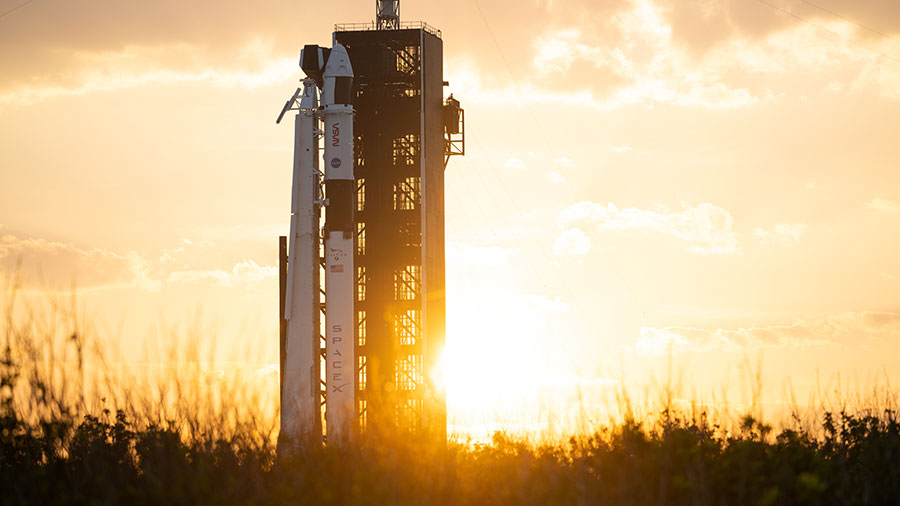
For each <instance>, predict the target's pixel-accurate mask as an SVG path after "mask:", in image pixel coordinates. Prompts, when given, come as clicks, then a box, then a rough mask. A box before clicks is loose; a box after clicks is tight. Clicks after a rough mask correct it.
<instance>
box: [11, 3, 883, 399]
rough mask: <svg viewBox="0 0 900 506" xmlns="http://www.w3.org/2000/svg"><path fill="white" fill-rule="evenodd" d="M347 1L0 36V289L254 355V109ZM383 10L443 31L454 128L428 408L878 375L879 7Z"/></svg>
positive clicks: (126, 331) (78, 8) (31, 12)
mask: <svg viewBox="0 0 900 506" xmlns="http://www.w3.org/2000/svg"><path fill="white" fill-rule="evenodd" d="M372 3H373V2H371V1H368V0H367V1H361V0H354V1H352V2H332V3H329V4H328V5H327V9H324V10H320V11H316V10H314V9H312V7H313V4H312V3H310V2H293V1H291V2H288V1H277V2H261V3H247V2H233V1H230V0H224V1H219V2H214V3H213V2H205V1H204V2H181V1H178V2H176V1H169V0H166V1H157V2H114V1H107V0H97V1H93V2H65V1H62V0H33V1H32V2H30V3H28V4H26V5H24V6H22V7H21V8H18V9H16V10H14V11H12V12H10V13H9V14H7V15H4V16H3V17H0V48H2V50H0V153H2V155H0V160H2V162H0V182H2V184H0V272H3V273H5V274H6V275H8V274H9V273H10V272H12V271H13V270H14V269H15V266H16V264H17V262H19V261H21V265H22V267H21V268H22V272H23V274H24V275H25V280H26V287H27V288H28V289H29V290H34V291H36V292H40V291H42V290H48V289H50V290H68V288H69V287H70V286H71V285H72V284H73V283H75V284H77V286H78V287H79V291H80V293H81V297H82V300H84V301H85V304H86V306H87V307H88V308H89V310H90V312H91V314H93V315H94V316H95V317H96V318H97V319H98V320H99V321H100V327H101V328H102V329H103V332H104V333H105V335H107V336H108V338H109V339H117V340H118V341H119V344H120V345H121V347H122V348H123V350H124V351H125V352H126V355H128V356H129V357H130V358H133V359H137V358H138V357H139V356H140V351H141V350H142V346H143V345H142V344H141V343H144V342H145V341H146V339H148V338H152V336H153V335H154V332H156V330H154V329H158V328H161V327H165V326H167V325H172V326H179V325H184V326H189V325H192V324H193V323H192V322H195V321H197V319H198V318H199V319H200V320H201V321H203V322H206V323H204V325H205V326H206V327H207V331H208V332H210V333H215V334H217V335H218V336H219V337H220V340H224V341H225V342H237V343H244V344H246V343H252V344H253V345H254V346H257V347H258V348H259V349H261V350H264V351H265V352H264V353H263V355H264V356H266V357H268V360H269V361H271V362H273V363H274V362H275V361H276V349H277V337H276V336H277V332H276V329H277V323H276V307H277V275H276V274H277V273H276V266H275V261H276V255H277V239H276V238H277V236H278V235H279V234H286V232H287V223H288V212H289V199H290V195H289V193H290V177H291V149H292V141H291V139H292V132H291V126H290V123H287V124H282V125H275V123H274V119H275V117H276V116H277V114H278V112H279V110H280V108H281V106H282V105H283V103H284V100H285V99H287V98H288V97H289V96H290V94H291V93H292V92H293V90H294V88H295V87H296V85H297V80H298V79H299V78H300V71H299V68H298V67H297V59H298V54H299V48H300V47H302V45H303V44H307V43H318V44H328V42H329V41H330V33H331V30H332V27H333V24H334V23H339V22H356V21H370V20H371V19H372V18H373V17H374V14H373V10H374V9H373V7H374V6H373V5H372ZM20 4H21V2H20V1H19V0H16V1H10V0H2V1H0V12H7V11H8V10H9V9H13V8H14V7H16V6H17V5H20ZM401 17H402V19H404V20H408V21H413V20H424V21H427V22H428V23H430V24H432V25H434V26H436V27H438V28H439V29H441V30H442V31H443V39H444V44H445V46H444V51H445V53H444V58H445V79H446V80H448V81H449V82H450V89H451V91H453V92H454V95H455V96H456V97H457V98H458V99H459V100H460V101H461V102H462V104H463V107H464V108H465V109H466V120H467V125H466V132H467V151H468V154H467V156H466V157H464V158H455V159H453V160H452V161H451V162H450V165H449V166H448V168H447V172H446V178H447V196H446V201H447V240H448V244H447V279H448V287H447V292H448V293H447V296H448V318H449V323H448V350H447V357H446V361H447V367H448V370H449V371H450V372H448V375H449V376H448V383H449V387H450V389H451V408H452V406H453V403H454V402H457V403H460V402H463V401H461V400H460V399H473V398H474V397H473V396H475V395H477V396H478V399H479V402H481V403H482V404H483V405H485V406H487V405H490V404H491V403H493V402H495V401H496V400H497V399H500V398H508V397H509V396H510V395H511V394H510V392H517V395H520V396H522V397H528V396H529V395H530V394H531V393H533V392H534V391H536V389H543V388H550V389H554V388H568V387H571V386H573V385H580V386H582V387H584V388H595V387H596V388H600V389H602V388H608V387H609V386H610V385H613V384H616V382H619V381H622V380H623V379H624V380H625V381H632V380H634V381H639V380H640V381H643V380H645V379H646V378H649V377H657V378H658V377H660V376H661V375H662V373H661V369H662V368H663V367H664V364H665V363H666V361H667V357H666V353H667V351H670V352H671V353H672V354H673V355H674V356H675V357H677V359H678V363H679V364H680V367H681V371H682V374H683V375H684V377H685V381H686V382H687V383H688V384H690V385H692V386H691V387H690V388H694V389H696V391H697V392H705V391H713V390H715V389H717V388H719V387H720V386H721V385H722V384H725V383H726V382H740V380H741V377H742V376H741V375H742V374H743V373H742V372H741V364H742V363H744V362H745V361H746V359H747V357H753V358H754V360H756V359H758V358H761V360H762V363H763V368H764V371H765V383H766V388H767V389H770V390H771V391H772V392H774V394H773V395H775V397H779V394H780V393H781V392H782V390H783V388H784V386H785V385H786V384H787V383H786V382H787V381H790V384H791V385H792V386H793V387H794V388H798V389H800V390H805V389H809V388H813V389H816V388H819V389H821V388H822V385H823V384H826V385H827V384H830V383H828V382H829V381H832V380H831V378H834V377H835V375H837V374H838V373H840V374H841V375H842V378H844V379H845V380H847V381H851V382H857V383H860V384H865V383H866V382H869V381H873V378H875V377H876V376H878V375H882V376H884V375H886V376H888V377H890V378H893V379H894V380H895V381H900V260H898V259H900V175H898V169H900V166H898V161H900V143H898V142H897V139H898V134H897V132H898V131H900V3H898V2H896V1H894V0H877V1H867V2H855V1H850V0H815V1H812V2H809V1H805V0H765V1H763V0H688V1H674V0H655V1H652V0H634V1H625V0H611V1H600V2H598V1H588V0H572V1H563V0H556V1H554V0H548V1H522V2H520V1H510V0H507V1H491V0H479V1H478V2H476V1H475V0H466V1H464V2H459V3H450V4H448V3H446V2H433V1H428V2H426V1H413V0H405V1H404V2H402V4H401ZM198 313H199V314H201V315H202V316H200V317H198V316H197V314H198ZM453 371H456V372H455V373H454V372H453ZM479 371H483V375H482V376H481V378H482V379H484V380H485V383H487V384H489V385H490V386H489V387H487V388H485V387H484V384H483V383H480V382H479V376H478V374H479ZM465 373H467V374H465ZM825 388H830V387H827V386H826V387H825ZM451 414H452V410H451Z"/></svg>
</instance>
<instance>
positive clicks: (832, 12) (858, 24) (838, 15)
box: [800, 0, 900, 42]
mask: <svg viewBox="0 0 900 506" xmlns="http://www.w3.org/2000/svg"><path fill="white" fill-rule="evenodd" d="M800 1H801V2H803V3H805V4H808V5H812V6H813V7H815V8H816V9H819V10H820V11H823V12H827V13H828V14H831V15H832V16H836V17H839V18H841V19H843V20H844V21H849V22H851V23H853V24H854V25H856V26H859V27H862V28H865V29H866V30H869V31H870V32H873V33H877V34H878V35H881V36H882V37H886V38H888V39H891V40H893V41H894V42H900V39H897V38H895V37H891V36H890V35H888V34H886V33H884V32H881V31H878V30H876V29H874V28H872V27H870V26H866V25H864V24H862V23H860V22H859V21H856V20H853V19H850V18H848V17H845V16H841V15H840V14H838V13H837V12H834V11H830V10H828V9H826V8H825V7H822V6H820V5H816V4H814V3H812V2H810V1H809V0H800Z"/></svg>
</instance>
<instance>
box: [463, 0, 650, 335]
mask: <svg viewBox="0 0 900 506" xmlns="http://www.w3.org/2000/svg"><path fill="white" fill-rule="evenodd" d="M473 2H474V3H475V8H476V9H478V14H479V15H480V16H481V20H482V21H483V22H484V26H485V28H487V31H488V34H490V36H491V40H493V42H494V46H495V47H496V48H497V52H498V53H499V54H500V58H501V59H502V60H503V64H504V65H505V66H506V71H507V72H508V73H509V77H510V78H511V79H512V81H513V84H515V86H516V91H518V92H519V95H523V93H522V87H521V86H520V85H519V80H518V79H516V75H515V74H514V73H513V71H512V67H510V65H509V61H507V59H506V55H505V54H504V53H503V48H501V47H500V43H499V42H498V41H497V37H496V36H495V35H494V31H493V30H491V25H490V23H488V20H487V17H486V16H485V15H484V12H483V11H482V10H481V5H480V4H479V3H478V0H473ZM526 111H527V112H528V115H529V117H530V118H531V121H532V122H533V123H534V126H535V128H536V129H537V131H538V133H539V134H540V135H541V139H542V140H543V141H544V144H545V145H546V146H547V149H548V150H549V151H550V156H551V157H552V158H553V161H554V163H555V162H556V160H558V159H559V157H558V156H557V153H556V150H555V149H553V144H552V143H551V142H550V141H549V139H548V137H547V134H546V133H545V132H544V129H543V128H542V126H541V123H540V122H538V120H537V118H536V117H535V116H534V113H533V112H532V110H531V108H526ZM479 149H481V146H480V145H479ZM482 155H483V156H484V157H485V159H486V160H487V161H488V166H489V167H490V168H491V170H492V171H493V172H494V177H495V178H497V180H498V181H500V178H499V176H497V173H496V170H494V169H493V164H492V163H491V162H490V160H489V159H488V158H487V155H486V154H485V152H484V150H483V149H482ZM500 183H501V186H503V190H504V191H505V192H506V195H507V197H508V198H509V200H510V202H511V203H512V204H513V206H514V207H516V209H517V211H518V208H519V206H518V205H517V204H516V202H515V200H514V199H513V198H512V195H511V194H510V193H509V190H507V189H506V186H505V185H504V184H503V182H502V181H500ZM565 188H566V189H567V190H568V192H569V196H570V197H572V200H576V198H575V197H576V195H575V194H574V192H573V191H572V188H571V186H569V184H568V183H566V185H565ZM518 212H521V211H518ZM538 246H539V248H540V250H541V252H542V253H543V254H544V256H545V257H547V259H548V262H549V263H550V265H551V266H553V268H554V270H555V271H556V272H557V274H558V275H559V270H558V269H557V267H556V265H555V264H554V262H553V261H552V259H551V258H550V257H549V255H548V254H547V252H546V250H544V248H543V246H540V244H539V245H538ZM603 249H605V248H604V247H603V245H601V251H602V250H603ZM607 258H608V259H609V262H610V267H612V270H613V271H614V272H615V274H616V275H617V276H618V278H619V281H621V283H622V285H623V287H624V288H625V289H626V290H627V291H628V292H629V295H631V299H632V302H634V303H636V304H637V305H639V306H640V308H639V309H640V311H641V313H642V314H643V315H644V318H645V319H646V318H647V312H646V311H645V310H644V308H643V304H641V303H640V302H639V301H637V300H636V299H637V297H635V295H634V291H633V290H632V289H631V286H630V284H629V283H628V282H627V281H626V280H625V277H624V276H623V275H622V272H621V270H620V269H619V267H618V266H617V265H616V263H615V260H614V259H613V258H612V256H611V255H608V256H607ZM559 279H560V280H561V282H562V283H563V285H564V288H566V289H568V284H567V283H566V282H565V281H564V280H563V277H562V276H561V275H559Z"/></svg>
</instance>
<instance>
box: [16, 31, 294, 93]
mask: <svg viewBox="0 0 900 506" xmlns="http://www.w3.org/2000/svg"><path fill="white" fill-rule="evenodd" d="M203 53H204V50H203V48H202V47H197V46H191V45H187V44H174V45H164V46H129V47H126V48H123V49H121V50H115V51H97V52H80V53H74V54H73V55H72V58H73V59H75V60H78V61H80V62H81V63H80V64H79V65H78V66H77V69H76V70H73V71H71V72H69V73H66V74H59V75H57V74H48V75H45V76H43V77H42V78H40V79H37V80H35V81H33V82H31V81H30V82H27V83H21V84H18V85H12V86H9V87H7V88H5V89H0V104H4V103H5V104H14V105H30V104H34V103H37V102H41V101H43V100H48V99H52V98H58V97H71V96H81V95H87V94H91V93H98V92H110V91H117V90H123V89H129V88H138V87H144V86H159V85H177V84H190V83H201V82H202V83H207V84H209V85H211V86H215V87H223V88H240V89H254V88H258V87H260V86H267V85H271V84H276V83H283V82H285V81H286V80H289V79H290V77H291V76H293V75H295V74H296V73H297V68H296V61H294V59H293V58H288V57H278V56H275V55H274V54H273V51H272V47H271V45H268V44H265V43H262V42H260V41H258V40H256V41H251V42H248V43H247V45H246V46H245V47H244V48H243V49H242V51H241V52H240V54H241V55H243V56H241V57H237V58H236V59H235V60H233V61H228V62H213V61H207V60H206V59H204V58H202V57H200V56H198V55H202V54H203Z"/></svg>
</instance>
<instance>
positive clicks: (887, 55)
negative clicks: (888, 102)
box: [756, 0, 900, 63]
mask: <svg viewBox="0 0 900 506" xmlns="http://www.w3.org/2000/svg"><path fill="white" fill-rule="evenodd" d="M756 1H757V2H759V3H761V4H763V5H768V6H769V7H771V8H773V9H775V10H777V11H780V12H783V13H785V14H787V15H788V16H791V17H794V18H797V19H799V20H800V21H803V22H804V23H807V24H810V25H812V26H815V27H816V28H818V29H820V30H824V31H826V32H828V33H830V34H832V35H834V36H836V37H840V38H842V39H844V40H846V41H847V42H852V43H853V44H856V45H857V46H859V47H861V48H863V49H866V50H868V51H871V52H873V53H875V54H878V55H881V56H883V57H885V58H887V59H889V60H894V61H895V62H897V63H900V59H897V58H894V57H893V56H891V55H889V54H886V53H882V52H881V51H878V50H877V49H873V48H871V47H869V46H867V45H865V44H863V43H862V42H857V41H855V40H853V39H851V38H849V37H844V36H843V35H841V34H839V33H838V32H835V31H834V30H829V29H828V28H825V27H824V26H822V25H820V24H818V23H814V22H812V21H810V20H808V19H806V18H804V17H801V16H798V15H797V14H794V13H793V12H791V11H789V10H786V9H782V8H781V7H778V6H777V5H774V4H770V3H769V2H767V1H766V0H756Z"/></svg>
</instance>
